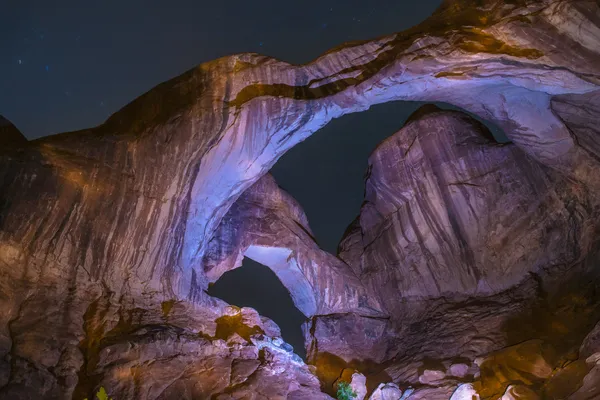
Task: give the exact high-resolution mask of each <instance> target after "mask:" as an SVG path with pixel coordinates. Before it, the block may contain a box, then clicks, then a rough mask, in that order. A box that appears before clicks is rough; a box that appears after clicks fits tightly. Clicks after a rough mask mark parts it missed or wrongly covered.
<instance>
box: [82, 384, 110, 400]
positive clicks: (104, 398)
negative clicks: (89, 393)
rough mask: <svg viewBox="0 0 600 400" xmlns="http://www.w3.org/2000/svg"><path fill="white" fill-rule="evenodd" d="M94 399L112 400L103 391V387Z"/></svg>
mask: <svg viewBox="0 0 600 400" xmlns="http://www.w3.org/2000/svg"><path fill="white" fill-rule="evenodd" d="M96 398H97V399H98V400H113V399H112V398H110V397H108V393H106V390H104V387H102V386H100V389H99V390H98V393H96ZM83 400H88V399H87V398H85V399H83Z"/></svg>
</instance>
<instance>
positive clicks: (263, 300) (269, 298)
mask: <svg viewBox="0 0 600 400" xmlns="http://www.w3.org/2000/svg"><path fill="white" fill-rule="evenodd" d="M207 292H208V294H209V295H211V296H213V297H218V298H220V299H222V300H224V301H226V302H228V303H229V304H232V305H235V306H238V307H252V308H254V309H255V310H256V311H258V313H259V314H260V315H262V316H265V317H268V318H270V319H272V320H273V321H274V322H275V323H276V324H277V325H278V326H279V328H280V329H281V336H282V338H283V340H284V341H285V342H287V343H288V344H290V345H291V346H292V347H293V348H294V352H295V353H296V354H297V355H298V356H300V357H301V358H302V359H303V360H306V350H305V348H304V335H303V334H302V329H301V326H302V324H303V323H304V322H305V320H306V316H305V315H304V314H303V313H302V312H301V311H300V310H299V309H298V308H297V307H296V305H295V304H294V301H293V300H292V296H291V295H290V292H288V289H286V287H285V286H284V284H283V283H282V281H281V280H280V278H279V277H278V275H277V274H276V273H275V272H274V271H273V270H271V268H269V267H267V266H265V265H263V264H261V263H259V262H257V261H254V260H252V259H250V258H248V257H245V258H244V260H243V262H242V266H241V267H239V268H236V269H233V270H231V271H227V272H225V273H224V274H223V275H222V276H221V277H220V278H219V279H218V280H217V281H216V282H214V283H212V284H210V285H209V287H208V290H207Z"/></svg>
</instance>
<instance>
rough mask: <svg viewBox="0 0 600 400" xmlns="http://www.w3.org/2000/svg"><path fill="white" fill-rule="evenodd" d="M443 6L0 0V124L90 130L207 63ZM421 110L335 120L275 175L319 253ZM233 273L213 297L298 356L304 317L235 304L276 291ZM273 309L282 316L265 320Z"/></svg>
mask: <svg viewBox="0 0 600 400" xmlns="http://www.w3.org/2000/svg"><path fill="white" fill-rule="evenodd" d="M440 3H441V0H419V1H414V0H343V1H341V0H302V1H300V0H287V1H282V0H278V1H275V0H251V1H249V0H233V1H223V0H215V1H210V2H208V1H202V0H169V1H167V0H143V1H142V0H118V1H117V0H104V1H90V0H58V1H48V0H46V1H38V0H31V1H28V0H0V49H1V51H0V115H4V116H5V117H6V118H8V119H9V120H11V121H12V122H13V123H14V124H15V125H16V126H17V127H18V128H19V129H20V130H21V131H22V132H23V133H24V134H25V136H27V137H28V138H29V139H33V138H37V137H40V136H46V135H50V134H54V133H60V132H65V131H72V130H78V129H82V128H86V127H91V126H95V125H98V124H100V123H102V122H103V121H104V120H105V119H106V118H107V117H108V116H109V115H110V114H112V113H114V112H115V111H117V110H119V109H120V108H121V107H123V106H124V105H125V104H127V103H128V102H130V101H131V100H133V99H134V98H136V97H138V96H139V95H141V94H142V93H144V92H146V91H147V90H149V89H151V88H152V87H154V86H155V85H157V84H159V83H161V82H163V81H165V80H168V79H170V78H172V77H174V76H176V75H179V74H181V73H183V72H184V71H186V70H188V69H190V68H192V67H194V66H196V65H198V64H200V63H202V62H205V61H209V60H212V59H215V58H218V57H221V56H225V55H229V54H233V53H239V52H258V53H262V54H266V55H269V56H272V57H276V58H279V59H281V60H284V61H288V62H292V63H296V64H299V63H306V62H309V61H311V60H312V59H314V58H316V57H318V56H319V55H320V54H322V53H323V52H325V51H327V50H328V49H329V48H331V47H334V46H338V45H340V44H341V43H343V42H346V41H352V40H362V39H369V38H373V37H377V36H381V35H385V34H389V33H393V32H398V31H402V30H404V29H407V28H409V27H411V26H413V25H416V24H418V23H419V22H420V21H422V20H424V19H425V18H426V17H427V16H429V15H430V14H431V13H432V12H433V11H434V10H435V9H436V8H437V7H438V5H439V4H440ZM417 107H418V104H416V103H393V104H383V105H379V106H376V107H373V109H371V110H369V111H367V112H363V113H360V114H354V115H348V116H345V117H343V118H340V119H339V120H335V121H333V122H332V123H330V124H329V125H328V126H326V127H325V128H324V129H322V130H321V131H319V132H317V133H316V134H315V135H313V136H312V137H311V138H309V139H308V140H306V141H305V142H304V143H301V144H300V145H298V146H296V147H295V148H294V149H292V150H291V151H290V152H288V153H287V154H286V155H284V157H282V159H281V160H280V161H279V162H278V163H277V164H276V166H275V167H274V168H273V171H272V173H273V175H274V176H275V178H276V179H277V181H278V183H279V184H280V185H281V186H282V187H284V188H285V189H286V190H288V191H289V192H290V193H291V194H292V195H293V196H294V197H295V198H296V199H298V201H300V204H302V206H303V207H304V209H305V211H306V213H307V214H308V217H309V221H310V225H311V227H312V229H313V231H314V233H315V235H316V238H317V240H318V242H319V244H320V245H321V247H323V248H324V249H326V250H329V251H331V252H335V249H336V246H337V243H338V241H339V239H340V237H341V235H342V234H343V232H344V230H345V228H346V226H347V225H348V224H349V223H350V222H351V221H352V220H353V219H354V217H355V216H356V215H357V214H358V212H359V209H360V205H361V203H362V200H363V189H364V184H363V174H364V171H365V169H366V166H367V158H368V156H369V153H370V152H371V151H372V149H373V148H374V147H375V146H376V145H377V144H378V143H379V142H381V141H382V140H383V139H384V138H386V137H388V136H389V135H391V134H393V133H394V132H396V131H397V130H398V129H399V128H400V127H401V126H402V124H403V123H404V121H405V119H406V117H407V116H408V115H409V114H410V113H411V112H412V111H414V110H415V109H416V108H417ZM248 268H253V269H252V271H249V270H248ZM228 274H233V275H232V276H230V277H228V278H227V279H224V280H223V282H220V283H221V284H220V285H219V286H218V287H215V288H214V289H215V294H217V295H219V296H220V297H222V298H223V299H225V300H229V301H230V302H232V303H234V304H236V305H239V306H244V305H252V306H254V307H255V308H257V309H258V310H259V311H260V312H262V313H263V314H266V315H267V316H271V317H273V318H274V319H275V320H276V322H278V323H279V324H280V325H281V326H282V328H284V330H289V329H296V331H295V333H292V334H290V335H288V337H287V340H288V341H290V342H291V343H292V344H293V345H294V347H296V348H299V347H302V343H301V335H300V331H299V325H300V322H301V320H302V316H301V315H300V314H299V313H298V312H297V311H296V312H292V311H290V310H289V309H288V308H286V307H287V306H285V304H286V303H285V302H284V301H280V302H277V301H274V300H273V299H272V298H267V297H264V296H257V295H256V294H253V293H254V292H251V291H250V292H248V293H247V294H246V298H248V296H249V298H250V301H249V302H245V301H244V300H243V296H242V297H239V296H238V297H230V296H233V295H237V294H240V293H242V292H243V290H244V288H248V287H250V288H252V287H265V285H267V286H268V287H271V288H272V291H273V293H276V292H277V291H278V290H280V289H282V288H277V287H275V286H277V281H276V278H274V275H273V274H272V273H270V271H267V272H265V269H261V268H255V267H253V266H252V264H251V263H245V267H244V269H239V270H236V271H232V272H229V273H228ZM263 292H264V291H263ZM277 293H278V292H277ZM284 294H285V293H284ZM273 303H275V304H278V305H279V308H277V309H276V310H275V311H273V312H271V311H270V309H269V306H270V305H272V304H273ZM286 316H287V317H286ZM288 327H291V328H288ZM294 327H296V328H294Z"/></svg>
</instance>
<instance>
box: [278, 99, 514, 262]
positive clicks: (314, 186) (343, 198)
mask: <svg viewBox="0 0 600 400" xmlns="http://www.w3.org/2000/svg"><path fill="white" fill-rule="evenodd" d="M425 104H434V105H436V106H437V107H439V108H441V109H444V110H456V111H460V112H463V113H465V114H468V115H470V116H471V117H473V118H475V119H476V120H478V121H480V122H481V123H482V124H483V125H485V126H486V127H487V128H488V130H489V131H490V132H491V134H492V135H493V136H494V138H495V140H496V141H497V142H499V143H507V142H509V140H508V138H507V136H506V134H505V133H504V132H503V131H502V129H501V128H500V127H498V126H497V125H495V124H493V123H491V122H490V121H487V120H483V119H482V118H480V117H479V116H477V115H475V114H473V113H471V112H469V111H467V110H465V109H463V108H461V107H457V106H454V105H452V104H449V103H442V102H431V101H390V102H387V103H380V104H376V105H373V106H371V107H370V108H369V109H368V110H365V111H362V112H356V113H350V114H345V115H344V116H342V117H341V118H337V119H334V120H332V121H330V122H329V123H328V124H327V125H325V126H324V127H322V128H321V129H319V130H318V131H316V132H314V133H313V134H312V135H311V136H310V137H308V138H307V139H306V140H304V141H303V142H301V143H298V144H297V145H296V146H294V147H293V148H291V149H290V150H288V151H287V152H286V153H285V154H284V155H283V156H282V157H281V158H280V159H279V160H278V161H277V162H276V163H275V165H274V166H273V168H272V169H271V170H270V171H269V172H270V173H271V174H272V175H273V176H274V177H275V180H276V181H277V183H278V185H279V186H281V187H282V188H283V189H284V190H285V191H286V192H288V193H289V194H290V195H292V197H293V198H295V199H296V201H298V203H300V204H301V205H302V208H303V210H304V212H305V213H306V215H307V217H308V221H309V224H310V227H311V229H312V231H313V233H314V236H315V239H316V240H317V242H318V244H319V246H320V247H321V248H322V249H324V250H326V251H328V252H330V253H332V254H336V252H337V246H338V244H339V242H340V240H341V238H342V236H343V234H344V232H345V231H346V228H347V227H348V226H349V225H350V224H351V223H352V221H353V220H354V218H356V216H357V215H358V214H359V213H360V207H361V204H362V202H363V200H364V188H365V186H364V184H365V182H364V176H365V172H366V170H367V167H368V159H369V156H370V154H371V153H372V151H373V150H374V149H375V148H376V147H377V146H378V145H379V144H380V143H381V142H382V141H384V140H385V139H387V138H388V137H390V136H392V135H393V134H395V133H396V132H398V131H399V130H400V129H401V128H402V127H403V126H404V124H405V122H406V120H407V119H408V117H410V115H412V114H413V113H414V112H415V111H416V110H417V109H419V108H420V107H422V106H423V105H425Z"/></svg>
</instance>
